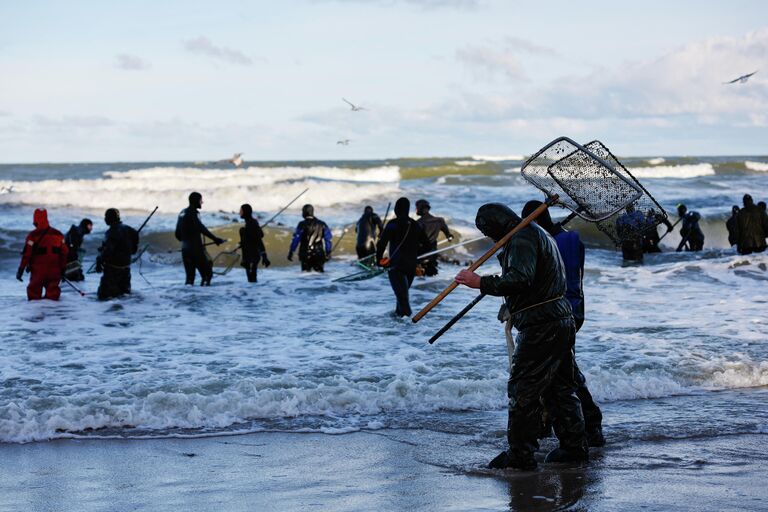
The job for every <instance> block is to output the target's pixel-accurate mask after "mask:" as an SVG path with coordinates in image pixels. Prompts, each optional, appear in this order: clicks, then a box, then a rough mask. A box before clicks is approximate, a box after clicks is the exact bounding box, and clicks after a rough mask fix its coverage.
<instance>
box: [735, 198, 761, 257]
mask: <svg viewBox="0 0 768 512" xmlns="http://www.w3.org/2000/svg"><path fill="white" fill-rule="evenodd" d="M766 236H768V214H766V213H765V212H764V211H763V210H761V209H760V208H758V207H757V206H756V205H755V204H748V205H745V206H744V207H743V208H742V209H741V210H740V211H739V213H738V215H737V216H736V239H737V242H736V243H737V246H736V247H737V249H738V250H739V252H744V251H754V250H761V249H765V247H766V244H765V237H766Z"/></svg>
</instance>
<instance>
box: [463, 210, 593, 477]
mask: <svg viewBox="0 0 768 512" xmlns="http://www.w3.org/2000/svg"><path fill="white" fill-rule="evenodd" d="M519 223H520V217H518V216H517V215H516V214H515V213H514V212H513V211H512V210H510V209H509V208H507V207H506V206H504V205H502V204H498V203H492V204H487V205H484V206H482V207H481V208H480V210H478V213H477V219H476V225H477V227H478V229H480V231H482V232H483V234H485V235H487V236H490V237H491V238H493V239H494V240H500V239H501V238H502V237H503V236H504V235H505V234H506V233H508V232H509V231H510V230H511V229H512V228H513V227H515V226H516V225H517V224H519ZM499 261H500V263H501V267H502V274H501V275H500V276H485V277H483V278H482V279H481V281H480V291H482V292H483V293H486V294H488V295H494V296H500V297H504V299H505V304H506V306H507V308H508V309H509V312H510V314H511V315H512V320H511V321H512V325H513V326H514V327H515V328H517V330H518V334H517V338H516V343H515V350H514V353H513V354H512V357H511V367H510V376H509V382H508V385H507V394H508V397H509V420H508V424H507V440H508V442H509V452H508V456H509V465H511V466H515V467H524V468H525V467H531V466H535V464H536V463H535V460H534V458H533V453H534V451H535V450H536V449H537V448H538V441H537V434H538V431H539V427H540V418H541V414H542V405H541V403H542V399H543V400H544V401H545V403H547V405H548V408H549V409H550V410H551V412H552V415H553V426H554V429H555V434H556V435H557V437H558V439H559V440H560V447H561V448H562V449H563V450H566V451H567V452H568V453H570V454H573V455H574V457H577V458H586V457H587V444H586V437H585V432H584V417H583V415H582V412H581V404H580V403H579V399H578V398H577V397H576V393H575V392H576V387H577V384H576V380H575V373H576V372H575V362H574V356H573V347H574V342H575V338H576V329H575V326H574V321H573V316H572V315H571V307H570V305H569V304H568V301H567V300H566V298H565V291H566V279H565V269H564V266H563V262H562V259H561V257H560V253H559V251H558V249H557V245H556V244H555V241H554V240H553V239H552V237H550V236H549V235H548V234H547V233H546V232H545V231H544V230H543V229H542V228H541V227H539V226H538V225H536V224H535V223H532V224H530V225H528V226H527V227H525V228H524V229H522V230H521V231H520V232H518V233H517V234H515V236H513V237H512V238H511V239H510V241H509V242H508V243H507V245H506V246H505V247H504V250H503V251H502V253H501V255H500V256H499Z"/></svg>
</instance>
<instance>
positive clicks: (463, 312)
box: [429, 212, 576, 345]
mask: <svg viewBox="0 0 768 512" xmlns="http://www.w3.org/2000/svg"><path fill="white" fill-rule="evenodd" d="M574 218H576V213H575V212H574V213H572V214H570V215H569V216H567V217H566V218H564V219H563V220H561V221H560V222H558V223H557V225H558V226H560V227H563V226H565V225H566V224H568V223H569V222H571V221H572V220H573V219H574ZM483 298H485V294H484V293H481V294H480V295H478V296H477V297H475V299H474V300H473V301H472V302H470V303H469V304H467V305H466V306H464V309H462V310H461V311H459V312H458V313H456V316H454V317H453V318H451V319H450V320H448V323H446V324H445V325H444V326H443V327H442V329H440V330H439V331H437V333H435V335H434V336H432V337H431V338H429V344H430V345H431V344H433V343H434V342H436V341H437V339H438V338H439V337H440V336H442V335H443V334H445V333H446V332H448V329H450V328H451V327H453V325H454V324H455V323H456V322H458V321H459V320H461V319H462V318H463V317H464V315H466V314H467V313H469V310H470V309H472V308H473V307H475V306H477V303H478V302H480V301H481V300H483Z"/></svg>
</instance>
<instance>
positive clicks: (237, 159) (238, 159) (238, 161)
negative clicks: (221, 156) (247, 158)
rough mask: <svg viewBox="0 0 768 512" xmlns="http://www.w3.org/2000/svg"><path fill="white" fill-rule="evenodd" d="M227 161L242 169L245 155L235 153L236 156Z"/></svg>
mask: <svg viewBox="0 0 768 512" xmlns="http://www.w3.org/2000/svg"><path fill="white" fill-rule="evenodd" d="M227 161H228V162H229V163H231V164H232V165H234V166H235V167H240V166H241V165H243V154H242V153H235V154H234V156H233V157H232V158H230V159H229V160H227Z"/></svg>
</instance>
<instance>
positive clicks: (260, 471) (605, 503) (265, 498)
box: [0, 389, 768, 511]
mask: <svg viewBox="0 0 768 512" xmlns="http://www.w3.org/2000/svg"><path fill="white" fill-rule="evenodd" d="M766 393H768V390H766V389H758V390H746V391H738V392H728V393H725V394H721V396H720V397H715V398H722V399H723V400H728V401H733V400H740V399H741V400H752V399H756V400H758V401H760V400H764V398H765V396H766ZM709 399H710V400H712V397H711V396H710V397H709ZM624 406H625V407H626V404H624ZM636 406H637V407H638V408H639V409H640V411H639V412H640V413H641V415H642V414H643V413H647V412H649V411H648V409H651V408H653V407H671V408H674V409H677V410H678V411H680V412H679V417H678V418H677V419H678V420H682V419H683V418H684V417H685V416H686V410H687V409H691V408H696V407H697V406H698V403H697V400H696V399H695V398H692V397H676V398H673V399H666V400H664V401H663V403H661V402H660V403H656V404H648V405H646V403H643V402H637V403H636ZM612 409H614V404H609V405H608V406H606V408H605V410H606V412H608V413H609V415H610V414H611V413H613V412H614V411H613V410H612ZM616 415H617V416H619V418H620V419H619V420H618V421H621V417H622V413H621V412H620V411H616ZM497 419H498V420H499V421H503V415H501V414H498V415H497ZM614 421H617V420H614ZM607 433H608V436H609V445H608V446H607V447H605V448H603V449H598V450H592V461H591V462H590V463H589V464H587V465H584V466H565V465H559V466H558V465H540V466H539V469H538V470H537V471H534V472H527V473H521V472H506V473H505V472H493V471H489V470H485V469H483V462H484V461H485V460H487V459H489V458H490V457H492V456H493V455H495V453H494V451H492V450H493V448H491V447H489V446H488V445H487V444H482V443H478V442H477V439H476V438H475V437H474V436H461V435H456V434H455V433H443V432H435V431H429V430H423V429H421V430H407V429H389V430H380V431H363V432H355V433H349V434H340V435H328V434H317V433H308V434H301V433H279V432H270V433H257V434H246V435H232V436H219V437H209V438H195V439H148V440H140V439H132V440H118V439H70V440H58V441H52V442H40V443H30V444H21V445H18V444H15V445H12V444H4V445H2V446H0V456H1V457H2V459H3V464H2V467H0V477H1V478H0V482H2V483H0V510H35V511H49V510H50V511H62V510H73V511H75V510H77V511H97V510H111V511H123V510H126V511H127V510H200V511H203V510H217V511H222V510H227V511H239V510H336V511H346V510H349V511H361V510H541V511H547V510H590V511H592V510H599V511H615V510H658V511H666V510H691V511H699V510H721V511H725V510H755V511H758V510H766V508H768V488H767V487H766V486H765V485H764V482H765V479H766V477H768V458H767V457H766V456H765V453H764V448H765V445H766V435H765V434H733V435H706V434H702V435H700V436H693V437H688V438H682V439H663V440H658V439H648V440H645V441H637V440H635V441H632V442H629V441H621V440H619V441H616V440H612V439H611V434H612V428H611V427H610V426H609V427H608V428H607ZM552 443H553V441H552V440H548V441H546V442H545V444H544V446H543V450H542V451H544V450H546V449H547V448H549V447H552ZM499 446H502V443H501V441H500V442H499ZM539 455H542V454H539Z"/></svg>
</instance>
